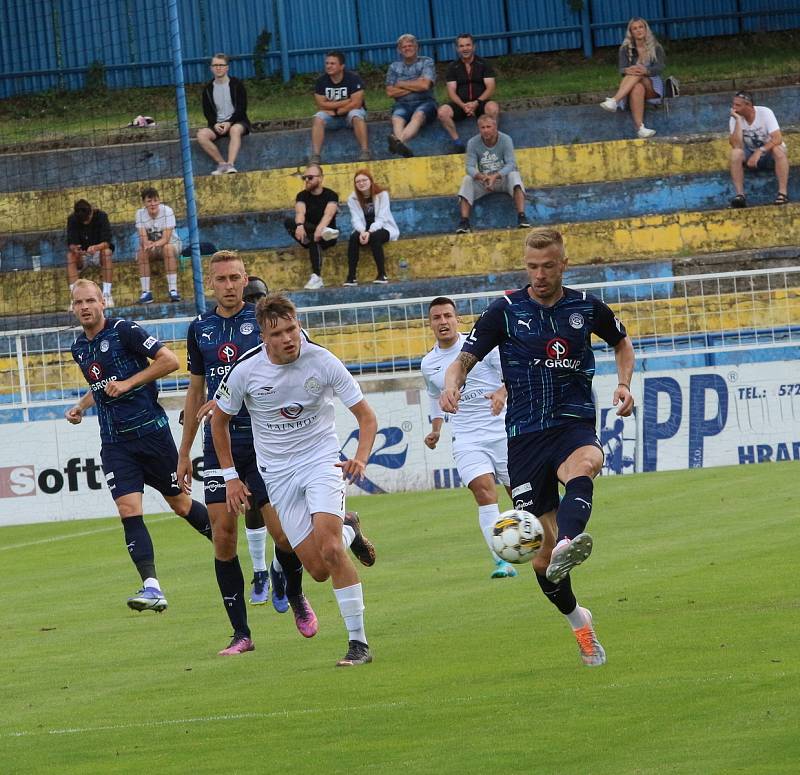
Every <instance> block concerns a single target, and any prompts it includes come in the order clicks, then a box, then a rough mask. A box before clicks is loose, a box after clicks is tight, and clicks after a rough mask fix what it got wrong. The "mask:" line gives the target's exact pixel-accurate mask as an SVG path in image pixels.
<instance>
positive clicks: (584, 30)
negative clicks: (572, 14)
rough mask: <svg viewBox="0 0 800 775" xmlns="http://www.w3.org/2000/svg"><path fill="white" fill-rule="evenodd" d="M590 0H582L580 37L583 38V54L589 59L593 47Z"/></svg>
mask: <svg viewBox="0 0 800 775" xmlns="http://www.w3.org/2000/svg"><path fill="white" fill-rule="evenodd" d="M589 3H591V0H583V5H582V6H581V37H582V38H583V55H584V56H585V57H586V58H587V59H590V58H591V56H592V53H593V52H594V48H593V46H592V24H591V13H590V11H589Z"/></svg>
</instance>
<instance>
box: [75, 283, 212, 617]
mask: <svg viewBox="0 0 800 775" xmlns="http://www.w3.org/2000/svg"><path fill="white" fill-rule="evenodd" d="M71 295H72V310H73V312H74V313H75V315H76V317H77V318H78V321H79V322H80V324H81V327H82V328H83V333H81V334H80V335H79V336H78V338H77V339H76V340H75V342H74V344H73V345H72V357H73V358H74V360H75V362H76V363H77V364H78V366H79V367H80V370H81V372H82V373H83V376H84V377H85V378H86V381H87V382H88V383H89V388H90V390H89V392H88V393H86V394H85V395H84V396H83V397H82V398H81V399H80V401H78V403H77V404H75V406H72V407H70V408H69V409H68V410H67V411H66V413H65V415H66V418H67V420H68V421H69V422H70V423H72V424H73V425H77V424H78V423H80V422H81V421H82V420H83V415H84V413H85V412H86V410H87V409H88V408H89V407H90V406H92V404H94V405H95V406H96V407H97V417H98V420H99V423H100V440H101V442H102V445H101V449H100V457H101V459H102V462H103V473H104V474H105V478H106V482H107V483H108V488H109V490H111V495H112V497H113V498H114V502H115V503H116V504H117V510H118V511H119V516H120V519H121V520H122V527H123V530H124V532H125V543H126V544H127V546H128V552H129V553H130V556H131V559H132V560H133V562H134V564H135V565H136V569H137V570H138V571H139V575H140V576H141V578H142V589H140V590H139V591H138V592H137V593H136V594H135V595H134V596H133V597H130V598H129V599H128V607H129V608H132V609H133V610H134V611H159V612H160V611H163V610H164V609H165V608H166V607H167V599H166V597H164V593H163V592H162V591H161V584H160V583H159V581H158V577H157V576H156V566H155V555H154V552H153V542H152V540H151V539H150V533H149V532H148V530H147V526H146V525H145V523H144V518H143V508H142V494H143V492H144V485H145V484H148V485H150V486H151V487H153V488H155V489H156V490H158V491H159V492H160V493H161V494H162V495H163V496H164V499H165V500H166V501H167V503H168V504H169V506H170V508H171V509H172V510H173V511H174V512H175V513H176V514H177V515H178V516H179V517H183V518H184V519H185V520H186V521H187V522H188V523H189V524H190V525H191V526H192V527H193V528H194V529H195V530H197V531H198V532H199V533H201V534H202V535H204V536H205V537H206V538H208V539H209V540H211V524H210V523H209V520H208V511H207V510H206V507H205V506H204V505H203V504H202V503H198V502H197V501H193V500H192V499H191V498H190V497H189V496H188V495H186V494H185V493H183V492H181V488H180V486H179V485H178V474H177V467H178V450H177V449H176V447H175V442H174V440H173V438H172V433H171V432H170V429H169V420H168V419H167V414H166V412H165V411H164V409H163V407H162V406H161V405H160V404H159V403H158V388H157V387H156V384H155V383H156V380H157V379H160V378H161V377H165V376H166V375H167V374H169V373H171V372H173V371H175V370H176V369H177V368H178V359H177V357H176V356H175V354H174V353H173V352H172V351H171V350H169V349H168V348H167V347H165V346H164V345H163V344H162V343H161V342H159V341H158V339H156V338H155V337H154V336H150V334H148V333H147V331H145V330H144V329H143V328H141V327H140V326H138V325H137V324H136V323H130V322H129V321H127V320H122V319H118V318H108V319H106V318H105V317H104V316H103V312H104V309H105V304H104V302H103V294H102V292H101V290H100V288H99V286H98V285H97V284H96V283H93V282H92V281H91V280H77V281H76V282H75V285H74V286H73V288H72V291H71Z"/></svg>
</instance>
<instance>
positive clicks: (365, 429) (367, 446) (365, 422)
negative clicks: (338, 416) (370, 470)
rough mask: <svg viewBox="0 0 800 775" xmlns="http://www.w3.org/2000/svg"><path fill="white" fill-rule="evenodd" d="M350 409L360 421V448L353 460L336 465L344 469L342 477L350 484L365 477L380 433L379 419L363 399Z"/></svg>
mask: <svg viewBox="0 0 800 775" xmlns="http://www.w3.org/2000/svg"><path fill="white" fill-rule="evenodd" d="M348 408H349V409H350V411H351V412H352V413H353V415H354V416H355V418H356V420H357V421H358V448H357V449H356V454H355V455H353V457H352V458H350V459H349V460H344V461H342V462H341V463H336V465H337V466H338V467H339V468H341V469H342V476H343V477H344V478H345V479H346V480H347V481H348V482H359V481H361V479H362V478H363V477H364V471H365V470H366V468H367V461H368V460H369V456H370V453H371V452H372V445H373V444H374V443H375V436H376V434H377V433H378V418H377V417H375V412H374V411H373V409H372V407H371V406H370V405H369V404H368V403H367V402H366V400H365V399H363V398H362V399H361V400H360V401H359V402H358V403H355V404H353V405H352V406H351V407H348Z"/></svg>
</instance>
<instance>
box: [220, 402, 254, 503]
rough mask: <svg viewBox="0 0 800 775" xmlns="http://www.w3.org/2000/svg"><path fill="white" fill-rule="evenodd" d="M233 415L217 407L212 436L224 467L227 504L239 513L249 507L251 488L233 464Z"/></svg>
mask: <svg viewBox="0 0 800 775" xmlns="http://www.w3.org/2000/svg"><path fill="white" fill-rule="evenodd" d="M231 417H232V415H230V414H228V413H227V412H223V411H222V409H219V408H217V410H216V411H215V412H214V414H212V415H211V438H212V440H213V442H214V451H215V452H216V453H217V460H219V465H220V468H222V478H223V479H224V480H225V504H226V505H227V507H228V511H229V512H230V513H231V514H238V513H239V512H240V511H242V510H243V509H245V508H247V498H248V496H249V495H250V490H248V489H247V485H246V484H245V483H244V482H243V481H242V480H241V479H239V475H238V474H237V473H236V467H235V466H234V464H233V452H232V451H231V429H230V422H231Z"/></svg>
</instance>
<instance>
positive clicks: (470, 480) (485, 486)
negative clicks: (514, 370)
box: [420, 296, 517, 579]
mask: <svg viewBox="0 0 800 775" xmlns="http://www.w3.org/2000/svg"><path fill="white" fill-rule="evenodd" d="M428 321H429V323H430V326H431V330H432V331H433V335H434V336H435V337H436V346H435V347H434V348H433V349H432V350H431V351H430V352H429V353H428V354H427V355H426V356H425V357H424V358H423V359H422V364H421V366H420V368H421V371H422V376H423V378H424V379H425V387H426V389H427V392H428V397H429V398H430V409H429V411H430V418H431V432H430V433H429V434H428V435H427V436H426V437H425V445H426V446H427V447H429V448H430V449H436V445H437V444H438V443H439V438H440V437H441V432H442V426H443V425H444V420H445V413H444V412H443V411H442V409H441V407H440V406H439V396H440V395H441V392H442V388H443V387H444V375H445V372H446V371H447V367H448V366H449V365H450V364H451V363H452V362H453V361H454V360H455V359H456V357H458V354H459V353H460V352H461V346H462V345H463V344H464V341H465V340H466V338H467V337H466V334H461V333H459V331H458V323H459V319H458V315H457V314H456V305H455V304H454V302H453V300H452V299H448V298H446V297H445V296H439V297H437V298H435V299H434V300H433V301H432V302H431V303H430V304H429V305H428ZM505 418H506V389H505V387H504V386H503V376H502V371H501V367H500V355H499V354H498V352H497V350H496V349H495V350H493V351H492V352H491V353H489V355H487V356H486V358H484V360H483V362H482V363H479V364H478V365H477V366H476V367H475V368H474V369H473V370H472V371H471V372H470V373H469V376H468V377H467V382H466V385H465V386H464V390H463V392H462V396H461V404H460V411H459V412H458V413H457V414H454V415H452V416H451V417H450V423H449V425H450V428H451V430H452V436H453V458H454V459H455V463H456V467H457V468H458V475H459V476H460V477H461V481H462V482H465V483H466V485H467V487H469V489H470V491H471V492H472V495H473V496H474V497H475V502H476V503H477V504H478V524H479V525H480V529H481V532H482V533H483V537H484V539H485V540H486V543H487V545H488V547H489V551H490V553H491V555H492V559H493V561H494V563H495V567H494V569H493V570H492V574H491V577H492V578H493V579H504V578H510V577H513V576H516V575H517V571H516V570H515V568H514V566H513V565H509V564H508V563H507V562H505V561H504V560H501V559H500V558H499V557H498V556H497V555H496V554H495V553H494V552H493V551H492V527H493V526H494V523H495V522H496V521H497V518H498V517H499V516H500V508H499V506H498V505H497V487H496V485H495V477H496V478H497V479H499V480H500V483H501V484H503V485H504V486H505V487H506V489H507V490H508V493H509V495H510V494H511V488H510V487H509V481H510V480H509V478H508V450H507V445H506V424H505Z"/></svg>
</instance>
